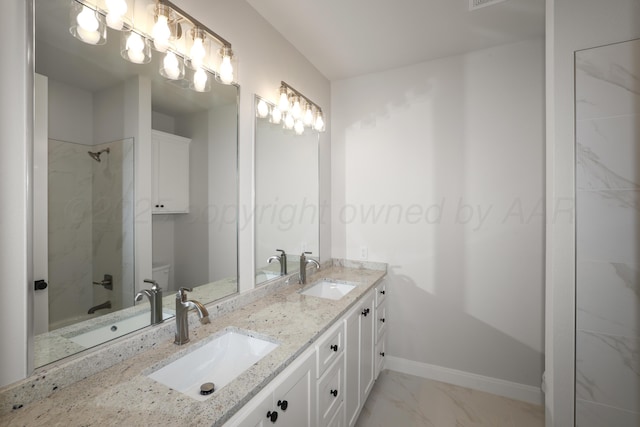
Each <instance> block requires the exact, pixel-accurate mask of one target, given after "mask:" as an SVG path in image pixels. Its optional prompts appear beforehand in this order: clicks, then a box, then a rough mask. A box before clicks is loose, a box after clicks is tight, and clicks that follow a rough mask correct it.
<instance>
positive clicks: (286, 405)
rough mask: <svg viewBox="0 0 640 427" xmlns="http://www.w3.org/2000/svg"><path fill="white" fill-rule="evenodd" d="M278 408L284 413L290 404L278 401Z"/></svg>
mask: <svg viewBox="0 0 640 427" xmlns="http://www.w3.org/2000/svg"><path fill="white" fill-rule="evenodd" d="M278 407H279V408H280V409H282V410H283V411H286V410H287V408H288V407H289V402H287V401H286V400H278Z"/></svg>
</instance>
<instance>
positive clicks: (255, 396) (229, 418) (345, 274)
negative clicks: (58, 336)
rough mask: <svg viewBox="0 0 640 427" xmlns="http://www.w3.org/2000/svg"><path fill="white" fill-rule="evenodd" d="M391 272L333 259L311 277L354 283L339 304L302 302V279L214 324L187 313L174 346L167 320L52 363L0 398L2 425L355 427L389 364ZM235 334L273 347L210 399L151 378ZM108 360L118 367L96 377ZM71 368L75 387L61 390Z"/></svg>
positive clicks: (239, 299) (278, 284)
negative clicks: (184, 330) (183, 334)
mask: <svg viewBox="0 0 640 427" xmlns="http://www.w3.org/2000/svg"><path fill="white" fill-rule="evenodd" d="M385 274H386V265H385V264H377V263H364V264H363V263H352V262H348V261H342V260H333V261H330V262H327V263H324V264H323V266H322V268H321V269H320V270H319V271H317V272H314V273H313V274H311V270H309V278H308V279H309V280H308V283H309V284H310V285H309V286H312V285H314V284H315V283H317V282H319V281H320V280H321V279H328V281H329V282H330V281H333V282H336V283H349V284H353V285H355V286H354V287H353V289H351V290H350V291H349V292H348V293H346V294H345V295H344V296H342V297H341V298H340V299H329V298H322V297H317V296H311V295H305V294H303V293H302V292H303V291H304V290H305V289H306V288H307V287H309V286H303V285H299V284H297V280H296V279H297V275H295V274H294V275H290V276H287V277H283V278H281V279H278V280H274V281H272V282H270V283H268V284H266V285H264V286H262V287H259V288H256V289H254V290H252V291H250V292H246V293H243V294H240V295H237V296H233V297H230V298H228V299H226V300H222V301H218V302H216V303H215V304H210V305H209V306H207V308H208V310H209V312H210V314H211V323H210V324H207V325H200V324H199V323H198V322H197V316H195V314H190V316H189V320H190V323H191V324H190V329H191V331H190V336H191V342H190V343H188V344H186V345H183V346H177V345H175V344H173V334H174V332H175V331H174V329H175V323H174V321H172V320H169V321H166V322H165V323H162V324H160V325H157V326H154V327H152V328H147V329H146V330H143V331H140V332H138V333H136V334H134V335H129V336H126V337H123V338H121V339H119V340H115V341H113V342H111V343H107V344H104V345H102V346H100V347H97V348H96V349H94V350H90V351H89V352H87V354H83V355H79V356H77V357H76V358H75V359H73V360H68V361H61V362H59V363H57V364H54V365H49V366H46V367H44V368H41V369H40V370H38V371H37V372H36V373H35V374H34V375H33V376H32V377H30V378H27V379H26V380H24V381H22V382H20V383H17V384H13V385H12V386H10V387H7V388H5V389H3V390H0V404H1V406H0V423H1V424H2V425H9V426H12V425H33V424H48V423H56V422H64V424H66V425H81V424H82V425H86V424H95V425H154V424H155V425H216V426H219V425H229V426H234V425H238V426H243V425H263V424H264V425H270V424H271V423H272V422H273V420H276V421H277V425H295V426H301V425H311V426H315V425H322V426H327V425H353V423H354V422H355V420H356V419H357V416H358V414H359V412H360V410H361V408H362V405H363V404H364V402H365V400H366V397H367V395H368V393H369V391H370V390H371V386H372V384H373V382H374V380H375V377H376V376H377V372H379V370H380V369H381V368H382V360H383V356H384V341H385V334H386V324H387V322H386V319H385V317H384V316H385V313H384V306H385V303H384V300H385V297H386V289H385V285H384V280H383V278H384V276H385ZM230 330H233V331H240V332H241V333H243V334H246V335H250V336H255V337H259V338H261V339H263V340H267V341H270V342H272V343H275V344H277V347H275V349H273V350H271V351H270V352H269V353H268V354H267V355H266V356H264V357H262V359H260V360H259V361H258V362H257V363H255V364H253V365H251V366H250V367H249V368H248V369H246V370H245V371H244V372H242V373H240V374H239V375H237V377H235V379H233V380H231V382H229V383H228V384H227V385H225V386H224V387H222V388H220V389H216V390H215V391H214V392H213V393H212V394H211V395H209V396H206V397H204V398H203V399H194V398H192V397H190V396H188V395H186V394H183V393H182V392H179V391H176V390H174V389H171V388H169V387H167V386H165V385H163V384H161V383H159V382H156V381H154V380H153V379H151V378H150V377H149V375H151V374H153V373H154V372H156V371H158V370H160V369H161V368H163V367H165V366H167V365H169V364H170V363H171V362H174V361H175V360H177V359H179V358H181V357H182V356H185V355H186V354H189V353H191V352H193V351H194V350H196V349H197V348H200V347H202V346H204V345H206V344H207V343H209V342H210V341H212V339H214V338H216V337H218V336H220V334H221V333H223V332H225V331H230ZM101 360H105V362H104V363H105V364H106V363H107V362H106V360H112V361H113V360H115V361H116V362H115V363H113V364H112V366H105V368H104V369H101V370H98V371H96V368H95V364H96V363H100V362H99V361H101ZM89 365H92V366H91V367H90V366H89ZM92 370H93V371H94V372H95V373H91V372H92ZM72 371H73V372H75V373H76V375H77V376H78V380H77V381H75V382H72V383H68V385H65V379H64V378H63V374H64V373H65V372H72ZM83 371H84V372H86V374H85V375H83V374H82V373H83ZM78 373H79V374H78ZM214 382H215V380H214ZM285 401H286V403H285ZM345 421H346V422H345Z"/></svg>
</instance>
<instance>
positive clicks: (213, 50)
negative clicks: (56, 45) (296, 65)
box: [69, 0, 237, 92]
mask: <svg viewBox="0 0 640 427" xmlns="http://www.w3.org/2000/svg"><path fill="white" fill-rule="evenodd" d="M136 1H137V2H140V1H145V0H70V2H71V10H70V18H69V19H70V26H69V31H70V33H71V34H72V35H73V36H74V37H75V38H77V39H78V40H80V41H82V42H84V43H87V44H92V45H100V44H105V43H106V42H107V27H109V28H111V29H113V30H117V31H120V32H121V35H120V39H121V42H120V54H121V56H122V57H123V58H124V59H126V60H127V61H129V62H132V63H134V64H146V63H149V62H150V61H151V55H152V52H151V50H152V49H151V48H153V49H154V50H155V51H157V52H158V53H159V54H161V55H162V59H161V60H160V67H159V70H158V71H159V73H160V75H162V76H163V77H164V78H166V79H168V80H185V79H187V76H189V77H190V80H189V82H188V84H184V86H185V87H186V86H188V87H190V88H192V89H193V90H195V91H197V92H207V91H209V90H210V89H211V79H212V78H215V79H216V80H218V81H219V82H221V83H223V84H227V85H229V84H233V83H234V81H236V74H235V73H236V70H237V59H236V58H235V56H234V54H233V50H232V49H231V43H229V42H228V41H226V40H225V39H223V38H222V37H220V36H219V35H217V34H216V33H214V32H213V31H211V30H210V29H208V28H207V27H205V26H204V25H202V24H201V23H200V22H198V21H197V20H195V19H193V18H192V17H191V16H190V15H188V14H187V13H185V12H184V11H182V10H181V9H179V8H178V7H177V6H175V5H173V4H172V3H171V2H169V1H166V0H155V1H153V0H146V3H149V4H148V5H146V3H143V6H145V5H146V6H145V7H134V6H135V2H136ZM140 10H142V11H143V12H145V13H148V14H149V15H147V16H145V17H138V18H139V19H137V20H136V19H135V18H136V16H135V14H134V11H137V12H138V13H141V12H140ZM147 27H148V28H147ZM214 45H217V46H214ZM185 64H186V65H187V66H188V67H189V68H190V69H191V70H192V72H191V71H190V72H189V73H186V72H185Z"/></svg>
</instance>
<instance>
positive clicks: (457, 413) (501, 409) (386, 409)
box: [356, 370, 544, 427]
mask: <svg viewBox="0 0 640 427" xmlns="http://www.w3.org/2000/svg"><path fill="white" fill-rule="evenodd" d="M389 426H392V427H396V426H397V427H399V426H402V427H419V426H430V427H479V426H487V427H488V426H491V427H542V426H544V410H543V408H542V406H536V405H532V404H529V403H525V402H521V401H518V400H512V399H507V398H504V397H501V396H496V395H493V394H490V393H485V392H481V391H476V390H471V389H468V388H464V387H458V386H454V385H451V384H446V383H441V382H438V381H432V380H426V379H424V378H419V377H415V376H412V375H406V374H401V373H398V372H394V371H388V370H385V371H383V372H381V373H380V376H379V377H378V379H377V380H376V383H375V384H374V386H373V389H372V391H371V394H370V395H369V398H368V399H367V402H366V403H365V405H364V408H363V409H362V412H361V413H360V418H358V421H357V423H356V427H389Z"/></svg>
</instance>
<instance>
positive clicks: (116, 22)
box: [105, 0, 131, 31]
mask: <svg viewBox="0 0 640 427" xmlns="http://www.w3.org/2000/svg"><path fill="white" fill-rule="evenodd" d="M105 3H106V8H107V16H106V21H107V25H108V26H109V27H110V28H113V29H114V30H118V31H121V30H123V29H125V28H130V27H131V20H130V19H129V18H128V16H127V11H128V10H129V6H128V5H127V1H126V0H106V1H105Z"/></svg>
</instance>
